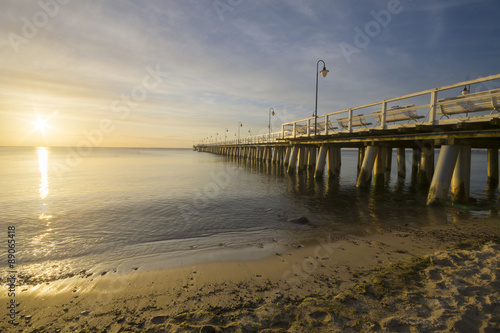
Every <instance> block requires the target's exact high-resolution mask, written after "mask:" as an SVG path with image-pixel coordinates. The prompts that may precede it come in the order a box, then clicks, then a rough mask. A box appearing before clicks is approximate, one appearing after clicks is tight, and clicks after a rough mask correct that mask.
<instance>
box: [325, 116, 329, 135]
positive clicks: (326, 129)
mask: <svg viewBox="0 0 500 333" xmlns="http://www.w3.org/2000/svg"><path fill="white" fill-rule="evenodd" d="M325 135H328V115H325Z"/></svg>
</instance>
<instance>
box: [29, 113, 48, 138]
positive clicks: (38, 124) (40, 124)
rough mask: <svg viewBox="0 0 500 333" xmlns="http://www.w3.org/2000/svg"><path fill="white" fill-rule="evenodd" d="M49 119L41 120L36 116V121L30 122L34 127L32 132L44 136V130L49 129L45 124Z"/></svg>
mask: <svg viewBox="0 0 500 333" xmlns="http://www.w3.org/2000/svg"><path fill="white" fill-rule="evenodd" d="M48 121H49V119H41V118H40V116H39V115H37V120H35V121H32V122H31V125H33V127H34V131H40V132H42V133H44V134H45V130H46V129H47V128H48V127H49V125H48V124H47V123H48Z"/></svg>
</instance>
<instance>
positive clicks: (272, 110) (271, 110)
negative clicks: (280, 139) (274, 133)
mask: <svg viewBox="0 0 500 333" xmlns="http://www.w3.org/2000/svg"><path fill="white" fill-rule="evenodd" d="M271 115H272V116H274V115H275V113H274V109H273V108H269V125H268V126H267V127H268V128H269V138H271Z"/></svg>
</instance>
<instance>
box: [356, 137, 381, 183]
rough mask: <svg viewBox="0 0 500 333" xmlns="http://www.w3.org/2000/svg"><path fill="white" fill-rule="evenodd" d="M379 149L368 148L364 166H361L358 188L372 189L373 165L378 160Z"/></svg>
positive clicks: (375, 147)
mask: <svg viewBox="0 0 500 333" xmlns="http://www.w3.org/2000/svg"><path fill="white" fill-rule="evenodd" d="M377 154H378V147H377V146H368V147H367V148H366V151H365V158H364V159H363V165H362V166H361V171H360V172H359V175H358V181H357V182H356V187H361V188H366V187H370V181H371V178H372V170H373V164H374V163H375V159H376V158H377Z"/></svg>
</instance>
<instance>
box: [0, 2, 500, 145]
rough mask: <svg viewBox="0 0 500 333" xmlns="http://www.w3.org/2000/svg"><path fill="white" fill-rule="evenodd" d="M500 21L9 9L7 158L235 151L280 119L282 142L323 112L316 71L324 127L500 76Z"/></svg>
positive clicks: (2, 98) (463, 8)
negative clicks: (206, 147)
mask: <svg viewBox="0 0 500 333" xmlns="http://www.w3.org/2000/svg"><path fill="white" fill-rule="evenodd" d="M499 12H500V1H498V0H421V1H417V0H413V1H412V0H380V1H379V0H375V1H365V0H363V1H361V0H349V1H348V0H330V1H320V0H311V1H298V0H273V1H272V0H267V1H266V0H261V1H257V0H255V1H250V0H204V1H201V0H200V1H194V0H170V1H164V0H120V1H118V0H107V1H93V0H82V1H76V0H39V1H25V0H0V34H1V38H0V146H67V147H80V146H82V147H84V146H87V147H88V146H91V147H166V148H182V147H190V146H192V145H193V144H196V143H199V142H200V141H201V140H203V139H206V138H211V139H210V140H215V139H217V140H224V136H226V137H227V138H228V139H229V138H232V139H234V137H235V135H236V133H237V129H238V124H239V123H240V122H241V124H242V125H243V126H242V127H240V135H241V137H245V136H248V135H257V134H264V133H267V132H268V122H269V111H270V108H273V110H274V111H275V116H273V117H272V129H273V131H277V130H279V129H280V128H281V124H282V123H284V122H289V121H293V120H297V119H303V118H307V117H310V116H311V115H312V113H313V112H314V106H315V89H316V67H317V64H318V61H319V60H323V61H324V63H325V65H326V67H327V69H328V70H329V71H330V72H329V73H328V75H327V77H325V78H322V77H321V76H320V79H319V82H318V84H319V85H318V90H319V91H318V114H325V113H329V112H333V111H338V110H342V109H345V108H348V107H354V106H359V105H363V104H366V103H370V102H376V101H380V100H383V99H386V98H392V97H397V96H400V95H405V94H409V93H413V92H418V91H422V90H427V89H431V88H435V87H439V86H444V85H448V84H453V83H457V82H461V81H465V80H469V79H475V78H479V77H483V76H488V75H493V74H499V73H500V61H499V60H500V43H499V41H500V24H498V13H499ZM321 66H322V63H320V67H321ZM320 69H321V68H320ZM494 84H495V85H498V84H497V83H494ZM498 87H500V85H498V86H495V88H498ZM226 129H227V131H226Z"/></svg>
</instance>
